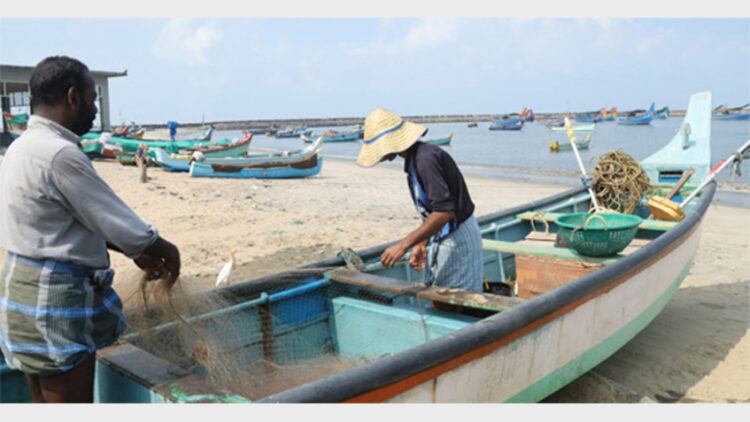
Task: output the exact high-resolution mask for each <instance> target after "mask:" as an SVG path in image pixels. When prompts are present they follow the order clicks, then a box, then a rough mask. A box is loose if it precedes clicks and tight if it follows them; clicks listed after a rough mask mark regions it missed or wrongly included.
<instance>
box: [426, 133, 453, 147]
mask: <svg viewBox="0 0 750 422" xmlns="http://www.w3.org/2000/svg"><path fill="white" fill-rule="evenodd" d="M452 139H453V132H451V133H449V134H448V136H446V137H445V138H437V139H428V140H426V141H424V142H425V143H427V144H432V145H442V146H446V145H450V144H451V140H452Z"/></svg>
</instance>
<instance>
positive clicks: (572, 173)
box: [213, 117, 750, 187]
mask: <svg viewBox="0 0 750 422" xmlns="http://www.w3.org/2000/svg"><path fill="white" fill-rule="evenodd" d="M572 123H573V125H574V126H575V125H576V124H577V123H576V122H575V121H574V122H572ZM681 123H682V117H670V118H668V119H665V120H659V119H654V121H653V122H652V123H651V124H650V125H638V126H626V125H619V124H617V123H616V122H600V123H597V124H596V128H595V130H594V131H593V132H577V133H576V139H578V140H583V139H585V138H586V136H587V135H588V134H589V133H591V143H590V144H589V148H588V149H586V150H581V151H579V153H580V155H581V160H582V161H583V164H584V166H585V167H586V170H587V171H589V170H590V169H591V168H593V167H594V166H595V165H596V158H597V157H599V156H600V155H602V154H605V153H607V152H610V151H614V150H617V149H622V150H623V151H624V152H625V153H627V154H629V155H631V156H632V157H633V158H635V159H637V160H642V159H644V158H646V157H648V156H649V155H651V154H653V153H654V152H656V151H658V150H659V149H660V148H662V147H663V146H664V145H666V144H667V143H668V142H669V141H670V140H671V139H672V137H673V136H674V135H675V133H676V132H677V130H678V129H679V127H680V124H681ZM424 126H426V127H427V128H428V129H429V131H428V133H427V135H426V136H425V137H424V138H423V139H437V138H444V137H446V136H448V134H450V133H451V132H453V140H452V141H451V144H450V146H445V147H443V148H444V149H445V151H447V152H448V153H449V154H451V156H452V157H453V159H454V160H456V162H457V163H458V164H459V167H460V168H461V171H462V172H463V173H464V174H467V175H476V176H489V177H507V178H513V179H519V180H526V181H537V182H541V183H555V182H557V183H566V184H576V183H580V171H579V168H578V163H577V161H576V158H575V155H574V153H573V152H572V151H563V152H557V153H553V152H550V150H549V146H548V144H549V143H550V142H553V141H557V142H559V143H565V142H569V139H568V135H567V133H566V132H553V131H551V130H549V129H548V128H547V127H546V126H545V125H544V123H543V122H527V123H526V124H525V125H524V127H523V129H521V130H519V131H490V130H489V123H488V122H480V123H479V124H478V126H477V127H473V128H470V127H467V124H466V123H465V122H463V123H427V124H425V125H424ZM312 129H313V134H322V133H323V132H325V131H327V130H329V129H334V130H349V129H351V127H315V128H312ZM213 136H214V137H216V138H217V139H218V138H222V137H227V138H239V137H242V133H241V132H240V131H217V132H215V133H214V135H213ZM748 139H750V120H744V121H719V120H713V121H711V167H714V166H716V165H717V164H718V163H719V162H720V161H721V160H723V159H725V158H727V157H729V156H730V155H731V154H732V152H734V151H736V150H737V149H738V148H739V147H741V146H742V145H743V144H744V143H745V142H746V141H747V140H748ZM306 145H309V144H308V143H305V142H304V141H303V140H302V139H300V138H280V139H277V138H274V137H268V136H265V135H254V137H253V140H252V142H251V144H250V149H251V150H266V151H277V150H290V149H299V148H304V147H305V146H306ZM360 147H361V140H360V141H357V142H326V143H324V144H323V156H324V157H331V158H338V159H344V160H352V161H354V160H356V158H357V154H358V153H359V149H360ZM399 163H400V162H399V161H394V162H392V163H383V164H382V165H390V166H394V165H402V164H399ZM324 168H325V166H324ZM740 169H741V171H742V175H741V176H740V177H739V178H738V179H737V182H738V183H740V184H743V185H748V187H750V164H748V162H743V163H742V165H741V166H740ZM730 170H731V168H730V167H727V168H726V169H725V170H724V171H723V172H722V173H720V174H719V176H718V177H717V180H718V181H720V182H729V181H732V174H731V171H730Z"/></svg>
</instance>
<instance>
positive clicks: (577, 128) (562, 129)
mask: <svg viewBox="0 0 750 422" xmlns="http://www.w3.org/2000/svg"><path fill="white" fill-rule="evenodd" d="M548 127H549V130H551V131H553V132H565V131H566V130H567V129H565V126H548ZM594 129H596V123H591V124H588V125H575V126H573V132H593V131H594Z"/></svg>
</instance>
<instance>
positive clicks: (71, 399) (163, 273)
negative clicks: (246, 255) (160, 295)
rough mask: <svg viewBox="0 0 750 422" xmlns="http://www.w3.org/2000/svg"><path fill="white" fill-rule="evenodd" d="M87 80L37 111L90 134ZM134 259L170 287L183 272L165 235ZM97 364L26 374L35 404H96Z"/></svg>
mask: <svg viewBox="0 0 750 422" xmlns="http://www.w3.org/2000/svg"><path fill="white" fill-rule="evenodd" d="M84 79H85V83H84V87H83V89H79V88H78V87H76V86H71V87H70V88H68V90H67V93H66V95H65V96H64V97H63V98H60V99H59V101H57V102H56V103H55V104H53V105H50V104H38V105H35V106H34V114H35V115H37V116H40V117H44V118H46V119H49V120H52V121H54V122H56V123H58V124H60V125H61V126H63V127H65V128H67V129H68V130H70V131H71V132H73V133H75V134H76V135H78V136H81V135H83V134H85V133H87V132H88V131H89V130H90V129H91V127H92V125H93V122H94V118H95V117H96V113H97V108H96V104H95V101H96V91H95V89H94V79H93V78H92V77H91V74H90V73H88V72H87V73H86V76H85V78H84ZM107 248H108V249H111V250H114V251H117V252H122V251H121V250H120V248H118V247H117V246H116V245H113V244H110V243H107ZM133 261H134V262H135V264H136V265H137V266H138V267H139V268H141V269H143V270H144V271H145V272H146V277H147V279H148V280H155V279H158V278H162V277H164V279H165V280H166V282H167V283H168V284H169V286H170V287H171V286H172V284H174V282H175V281H176V280H177V278H178V277H179V275H180V253H179V251H178V250H177V248H176V247H175V246H174V245H173V244H171V243H169V242H168V241H166V240H164V239H162V238H161V237H158V238H157V239H156V241H155V242H154V243H153V244H151V246H149V247H148V248H146V250H145V251H144V252H143V254H142V255H141V256H139V257H138V258H136V259H134V260H133ZM95 363H96V358H95V355H94V354H91V355H89V356H88V357H87V358H86V359H85V360H84V361H83V363H81V364H80V365H78V366H76V367H75V368H73V369H70V370H68V371H65V372H62V373H60V374H56V375H50V376H38V375H26V379H27V380H28V382H29V387H30V388H31V397H32V400H33V401H34V403H93V401H94V367H95Z"/></svg>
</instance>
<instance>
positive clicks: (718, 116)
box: [713, 103, 750, 120]
mask: <svg viewBox="0 0 750 422" xmlns="http://www.w3.org/2000/svg"><path fill="white" fill-rule="evenodd" d="M713 118H714V120H746V119H750V103H748V104H745V105H742V106H739V107H734V108H728V106H727V105H726V104H725V105H724V106H723V107H721V106H720V107H719V109H718V110H717V109H714V114H713Z"/></svg>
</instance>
